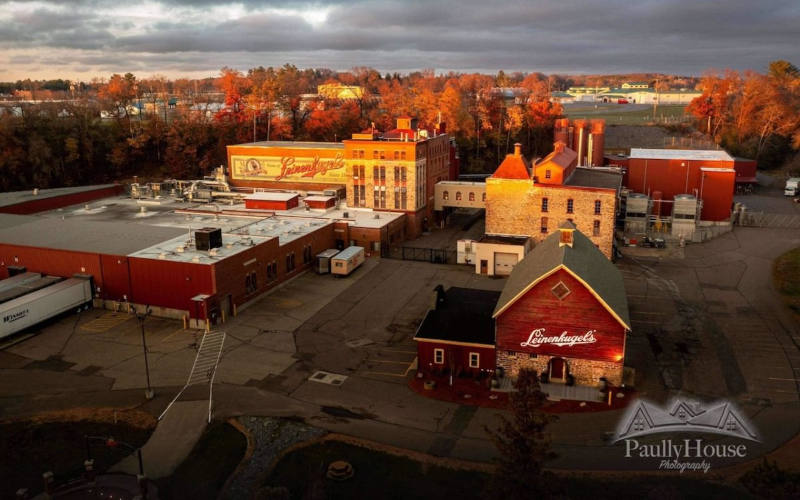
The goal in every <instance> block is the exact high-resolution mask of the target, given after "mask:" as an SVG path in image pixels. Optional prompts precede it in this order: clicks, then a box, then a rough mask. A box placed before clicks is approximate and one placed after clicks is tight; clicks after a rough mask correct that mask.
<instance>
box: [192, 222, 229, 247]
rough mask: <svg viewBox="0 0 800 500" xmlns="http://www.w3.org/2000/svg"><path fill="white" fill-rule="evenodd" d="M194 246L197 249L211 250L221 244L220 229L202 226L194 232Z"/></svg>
mask: <svg viewBox="0 0 800 500" xmlns="http://www.w3.org/2000/svg"><path fill="white" fill-rule="evenodd" d="M194 241H195V248H197V249H198V250H211V249H212V248H220V247H221V246H222V229H220V228H214V227H204V228H202V229H198V230H197V231H195V232H194Z"/></svg>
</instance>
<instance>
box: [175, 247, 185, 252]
mask: <svg viewBox="0 0 800 500" xmlns="http://www.w3.org/2000/svg"><path fill="white" fill-rule="evenodd" d="M184 250H186V247H184V246H183V245H181V246H179V247H178V248H176V249H175V251H176V252H178V253H183V251H184Z"/></svg>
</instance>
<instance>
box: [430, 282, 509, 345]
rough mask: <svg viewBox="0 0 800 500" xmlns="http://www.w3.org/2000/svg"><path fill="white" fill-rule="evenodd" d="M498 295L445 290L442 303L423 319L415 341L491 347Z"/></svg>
mask: <svg viewBox="0 0 800 500" xmlns="http://www.w3.org/2000/svg"><path fill="white" fill-rule="evenodd" d="M500 294H501V292H494V291H487V290H477V289H472V288H459V287H451V288H448V289H447V290H446V291H445V293H444V302H443V303H441V304H439V305H437V307H436V309H434V310H431V311H429V312H428V314H427V315H426V316H425V319H423V320H422V324H421V325H420V326H419V329H418V330H417V334H416V335H415V336H414V340H432V341H437V340H439V341H445V342H447V341H449V342H466V343H471V344H483V345H494V320H493V319H492V311H493V310H494V307H495V305H496V304H497V300H498V299H499V298H500Z"/></svg>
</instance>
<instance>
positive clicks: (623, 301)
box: [493, 222, 631, 330]
mask: <svg viewBox="0 0 800 500" xmlns="http://www.w3.org/2000/svg"><path fill="white" fill-rule="evenodd" d="M561 227H571V228H574V227H575V226H574V225H572V224H571V223H570V222H565V223H564V224H562V225H561ZM559 239H560V232H559V231H555V232H554V233H553V234H551V235H550V236H548V237H547V238H545V239H544V241H542V242H541V243H539V244H538V245H536V247H534V248H533V250H531V252H530V253H528V255H526V256H525V258H524V259H522V260H521V261H520V262H519V263H518V264H517V265H516V266H514V270H513V271H512V272H511V276H509V277H508V282H506V286H505V287H504V288H503V293H502V294H501V295H500V300H498V301H497V306H495V308H494V314H493V317H497V315H498V313H499V311H500V310H502V309H503V308H505V307H506V306H508V305H510V304H511V303H512V302H513V301H514V298H515V297H517V295H519V294H520V292H522V291H523V290H525V289H526V288H527V287H528V286H529V285H530V284H531V283H532V282H534V281H535V280H537V279H538V278H540V277H541V276H542V275H544V274H546V273H549V272H550V271H552V270H553V269H555V268H556V267H558V266H560V265H563V266H564V267H566V268H567V269H569V270H570V271H572V272H573V273H575V274H576V275H577V276H579V277H580V278H581V279H582V280H583V281H585V282H586V284H588V285H589V287H590V288H591V289H592V290H594V292H595V293H596V294H597V295H598V296H599V297H600V298H602V300H603V301H604V302H605V303H606V304H607V305H608V307H609V308H610V309H611V310H612V311H614V313H615V314H616V315H617V316H619V317H620V318H621V319H622V321H623V322H624V323H625V325H624V326H625V327H626V328H627V329H629V330H630V324H631V321H630V318H629V316H628V298H627V296H626V295H625V284H624V283H623V281H622V273H620V272H619V269H617V267H616V266H615V265H614V264H613V263H612V262H611V261H610V260H608V259H607V258H606V256H605V255H603V253H602V252H601V251H600V250H598V249H597V248H596V247H595V246H594V243H592V242H591V240H589V238H587V237H586V236H584V235H583V233H581V232H580V231H578V230H575V232H574V233H573V244H572V247H569V246H567V245H564V246H559V244H558V243H559Z"/></svg>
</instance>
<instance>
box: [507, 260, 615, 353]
mask: <svg viewBox="0 0 800 500" xmlns="http://www.w3.org/2000/svg"><path fill="white" fill-rule="evenodd" d="M559 281H561V282H563V283H564V284H565V285H566V286H567V288H569V290H570V294H569V295H567V296H566V297H565V298H564V300H559V299H558V298H556V297H555V295H553V293H552V292H551V289H552V288H553V287H554V286H555V285H556V284H557V283H558V282H559ZM538 328H545V329H546V332H545V335H547V336H558V335H560V334H561V332H564V331H566V332H567V335H569V336H575V335H584V334H585V333H586V332H587V331H589V330H593V331H594V333H593V335H594V338H595V340H596V341H595V343H592V344H576V345H574V346H563V347H562V346H556V345H553V344H542V345H541V346H539V347H530V346H528V347H523V346H521V345H520V344H521V343H523V342H525V341H527V340H528V337H529V335H530V333H531V331H532V330H534V329H538ZM496 345H497V349H498V351H499V350H505V351H515V352H524V353H531V354H537V355H542V354H546V355H552V356H562V357H570V358H582V359H593V360H599V361H612V362H619V361H621V360H622V359H623V356H624V351H625V329H624V328H623V327H622V325H620V324H619V322H617V321H616V320H615V319H614V317H613V316H612V315H611V314H610V313H609V312H608V311H607V310H606V309H605V308H604V307H603V306H602V305H601V304H600V302H599V301H598V300H597V299H596V298H595V297H594V296H593V295H592V294H591V293H590V292H589V290H588V289H586V288H585V287H584V286H583V285H582V284H581V283H580V282H579V281H578V280H576V279H575V278H573V277H572V275H570V274H569V273H568V272H566V271H564V270H563V269H561V270H558V271H556V272H555V273H554V274H553V275H551V276H549V277H547V278H546V279H544V280H543V281H541V282H540V283H538V284H537V285H536V286H535V287H534V288H533V289H531V290H529V291H528V292H527V293H526V294H525V295H524V296H523V297H521V298H520V299H519V300H517V302H515V303H514V304H513V305H512V306H511V307H509V308H508V309H506V310H505V311H504V312H503V313H502V314H501V315H500V316H499V317H498V318H497V339H496Z"/></svg>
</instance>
